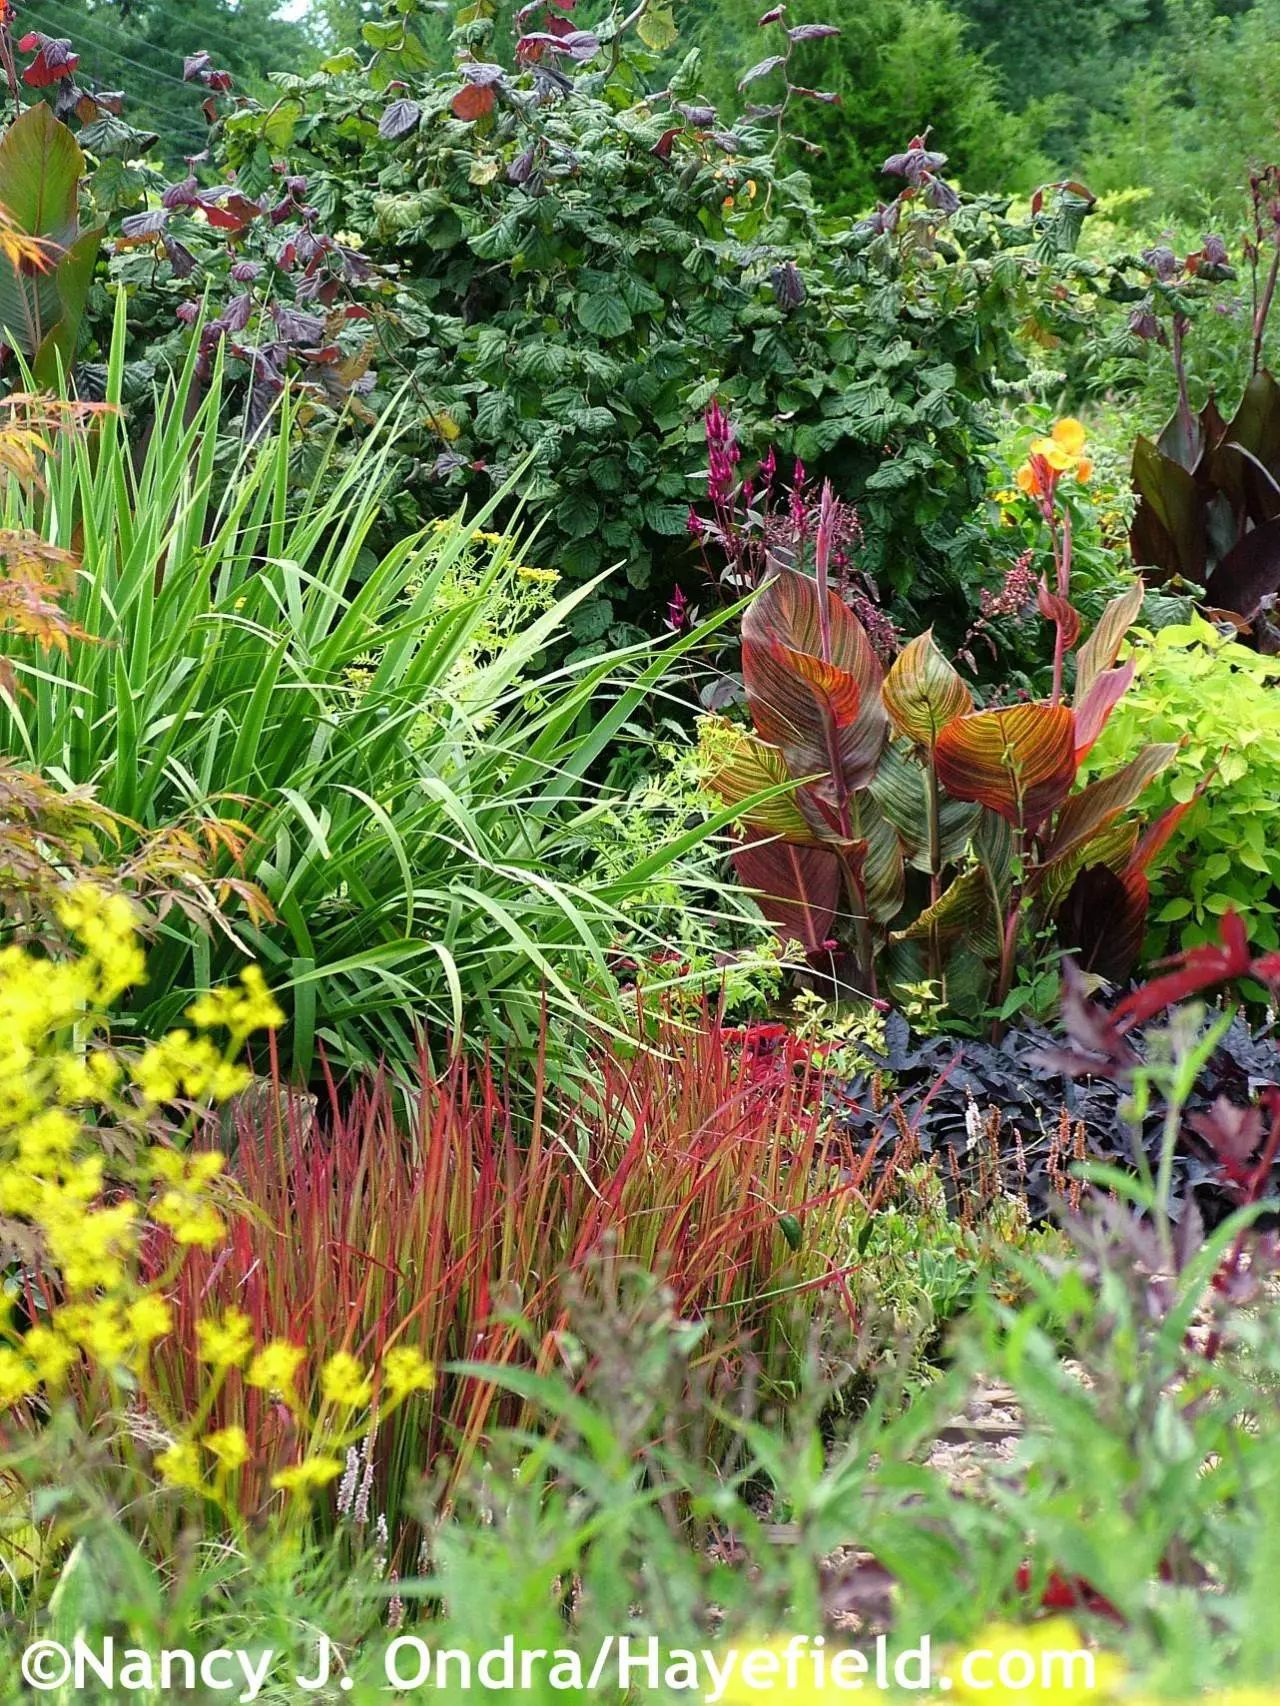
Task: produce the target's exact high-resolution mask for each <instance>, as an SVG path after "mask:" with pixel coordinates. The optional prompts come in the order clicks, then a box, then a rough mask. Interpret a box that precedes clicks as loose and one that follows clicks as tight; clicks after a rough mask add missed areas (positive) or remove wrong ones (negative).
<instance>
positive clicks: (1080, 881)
mask: <svg viewBox="0 0 1280 1706" xmlns="http://www.w3.org/2000/svg"><path fill="white" fill-rule="evenodd" d="M1150 899H1151V895H1150V890H1149V889H1148V886H1147V879H1146V877H1145V876H1144V875H1143V874H1142V872H1141V871H1135V870H1132V869H1130V870H1127V871H1125V872H1124V873H1123V874H1122V875H1120V876H1117V875H1116V873H1115V872H1114V871H1112V870H1110V869H1109V868H1108V867H1107V866H1106V865H1088V866H1086V867H1085V869H1084V870H1082V871H1081V872H1080V874H1079V875H1078V876H1077V877H1076V880H1075V882H1074V883H1072V885H1071V888H1070V890H1069V892H1068V894H1067V898H1066V899H1065V900H1064V901H1063V903H1062V905H1061V906H1060V907H1059V909H1058V916H1057V922H1058V939H1059V941H1060V943H1061V944H1062V946H1063V947H1064V948H1065V949H1066V950H1067V952H1068V953H1071V954H1073V955H1074V956H1075V957H1076V959H1077V960H1078V961H1079V963H1080V965H1081V966H1082V967H1083V968H1084V970H1085V971H1091V972H1093V973H1095V974H1096V975H1097V976H1098V977H1103V978H1106V979H1107V981H1108V982H1109V983H1121V982H1123V981H1124V979H1125V978H1127V977H1128V976H1129V974H1130V973H1131V972H1132V970H1133V968H1134V966H1135V965H1136V964H1137V963H1138V956H1139V954H1140V953H1141V951H1142V938H1143V935H1144V933H1145V931H1146V927H1147V909H1148V906H1149V904H1150Z"/></svg>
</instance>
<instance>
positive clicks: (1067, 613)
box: [1036, 580, 1080, 651]
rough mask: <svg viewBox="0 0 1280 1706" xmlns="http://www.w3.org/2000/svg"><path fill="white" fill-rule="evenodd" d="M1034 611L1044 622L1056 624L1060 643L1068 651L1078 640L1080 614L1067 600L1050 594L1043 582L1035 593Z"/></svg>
mask: <svg viewBox="0 0 1280 1706" xmlns="http://www.w3.org/2000/svg"><path fill="white" fill-rule="evenodd" d="M1036 609H1037V610H1038V611H1039V612H1040V614H1041V615H1042V616H1043V617H1044V619H1045V621H1046V622H1056V623H1057V624H1058V626H1059V627H1060V628H1061V629H1062V643H1063V645H1064V646H1065V647H1066V648H1067V650H1068V651H1069V650H1070V649H1071V647H1072V646H1074V645H1075V643H1076V641H1077V640H1078V639H1079V638H1080V612H1079V611H1078V610H1077V609H1076V607H1075V605H1074V604H1072V602H1071V600H1070V599H1069V598H1063V597H1062V596H1061V595H1060V594H1059V593H1056V592H1050V591H1049V588H1048V585H1047V583H1046V582H1045V581H1044V580H1041V582H1040V589H1039V591H1038V592H1037V593H1036Z"/></svg>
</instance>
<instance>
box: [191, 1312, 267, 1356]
mask: <svg viewBox="0 0 1280 1706" xmlns="http://www.w3.org/2000/svg"><path fill="white" fill-rule="evenodd" d="M196 1344H197V1347H198V1348H197V1351H196V1355H197V1356H198V1357H199V1358H200V1361H201V1362H211V1363H212V1364H213V1366H214V1367H215V1368H238V1367H239V1366H240V1364H241V1363H242V1362H243V1361H244V1359H245V1358H246V1357H247V1356H248V1355H249V1353H250V1351H252V1349H253V1324H252V1322H251V1321H250V1320H249V1317H248V1316H247V1315H246V1314H245V1313H244V1312H243V1311H242V1310H240V1309H228V1310H227V1312H226V1314H225V1315H224V1316H223V1317H222V1319H221V1321H212V1320H210V1321H197V1323H196Z"/></svg>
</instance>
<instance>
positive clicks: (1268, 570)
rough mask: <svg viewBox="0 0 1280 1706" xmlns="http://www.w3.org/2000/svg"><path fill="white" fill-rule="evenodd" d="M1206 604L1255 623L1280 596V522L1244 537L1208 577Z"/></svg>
mask: <svg viewBox="0 0 1280 1706" xmlns="http://www.w3.org/2000/svg"><path fill="white" fill-rule="evenodd" d="M1204 590H1205V602H1206V603H1207V604H1209V605H1211V606H1213V607H1214V608H1216V609H1219V610H1231V611H1234V612H1236V613H1237V614H1238V615H1240V616H1244V617H1247V618H1248V619H1249V620H1252V619H1253V618H1254V617H1255V616H1256V615H1257V614H1258V612H1259V610H1260V609H1261V608H1262V605H1263V602H1264V600H1266V599H1269V598H1271V597H1272V596H1274V594H1275V593H1276V592H1280V519H1277V520H1274V521H1264V522H1263V523H1262V525H1261V527H1255V528H1253V529H1252V530H1251V531H1250V532H1248V533H1246V534H1244V535H1243V536H1242V537H1241V538H1240V539H1238V540H1237V541H1236V543H1235V544H1234V545H1233V546H1232V547H1231V549H1230V550H1229V551H1228V552H1227V554H1226V556H1225V557H1223V559H1222V561H1221V562H1220V563H1219V564H1218V566H1217V568H1216V569H1215V570H1214V571H1213V573H1212V574H1211V575H1210V576H1209V580H1208V584H1207V585H1206V587H1205V589H1204Z"/></svg>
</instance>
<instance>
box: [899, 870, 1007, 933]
mask: <svg viewBox="0 0 1280 1706" xmlns="http://www.w3.org/2000/svg"><path fill="white" fill-rule="evenodd" d="M994 922H995V909H994V907H993V905H992V900H991V886H990V884H989V883H988V881H987V874H986V872H985V871H984V870H983V869H982V867H981V866H980V865H975V866H974V867H973V869H972V870H969V871H966V872H965V873H964V875H963V876H959V877H957V878H956V880H955V881H954V882H953V883H952V884H951V886H950V887H949V888H947V889H945V890H944V891H943V893H942V894H941V895H940V896H939V897H938V899H937V900H936V901H934V903H933V905H932V906H927V907H926V908H925V909H924V911H923V912H922V913H920V914H919V916H918V917H917V918H916V919H915V921H914V922H913V923H912V924H910V925H908V926H907V928H906V929H905V930H895V931H894V932H893V940H894V941H895V942H923V941H927V940H928V938H929V936H930V935H931V934H936V935H938V936H940V937H943V938H946V937H948V936H964V937H965V938H966V940H969V941H976V942H988V939H989V938H991V937H992V936H993V925H994Z"/></svg>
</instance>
